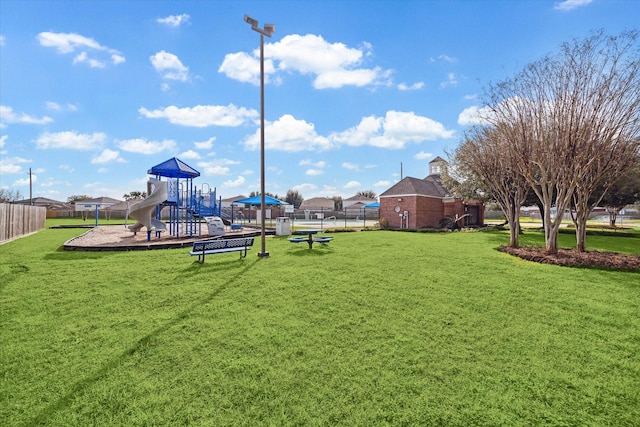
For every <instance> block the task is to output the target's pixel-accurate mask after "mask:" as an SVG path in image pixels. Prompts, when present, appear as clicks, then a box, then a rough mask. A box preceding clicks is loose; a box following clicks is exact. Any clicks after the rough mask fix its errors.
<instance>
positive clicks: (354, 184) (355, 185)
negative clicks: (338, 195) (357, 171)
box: [344, 181, 362, 190]
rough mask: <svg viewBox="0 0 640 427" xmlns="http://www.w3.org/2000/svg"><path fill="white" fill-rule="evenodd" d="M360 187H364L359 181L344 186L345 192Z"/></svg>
mask: <svg viewBox="0 0 640 427" xmlns="http://www.w3.org/2000/svg"><path fill="white" fill-rule="evenodd" d="M360 187H362V184H360V183H359V182H358V181H349V182H347V183H346V184H345V186H344V188H345V190H351V189H354V188H360Z"/></svg>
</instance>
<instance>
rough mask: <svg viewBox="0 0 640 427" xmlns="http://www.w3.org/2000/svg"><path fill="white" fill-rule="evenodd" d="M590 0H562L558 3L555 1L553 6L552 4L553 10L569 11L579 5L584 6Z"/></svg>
mask: <svg viewBox="0 0 640 427" xmlns="http://www.w3.org/2000/svg"><path fill="white" fill-rule="evenodd" d="M592 1H593V0H564V1H561V2H559V3H556V4H555V6H553V8H554V9H555V10H563V11H569V10H573V9H575V8H578V7H580V6H586V5H588V4H589V3H591V2H592Z"/></svg>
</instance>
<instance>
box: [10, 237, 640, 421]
mask: <svg viewBox="0 0 640 427" xmlns="http://www.w3.org/2000/svg"><path fill="white" fill-rule="evenodd" d="M82 232H84V230H73V229H46V230H43V231H41V232H39V233H37V234H35V235H31V236H29V237H26V238H22V239H19V240H16V241H13V242H10V243H7V244H5V245H2V246H0V304H1V307H2V316H1V319H0V322H1V323H0V324H1V326H0V328H1V329H0V334H1V336H0V338H1V342H2V353H1V363H0V374H1V376H0V378H1V385H0V420H3V425H8V426H14V425H48V426H70V425H78V426H80V425H82V426H84V425H96V426H103V425H122V426H133V425H136V426H139V425H145V426H146V425H172V426H173V425H211V426H222V425H246V426H255V425H274V426H282V425H318V426H319V425H323V426H333V425H348V426H353V425H360V426H373V425H394V426H395V425H421V426H422V425H425V426H426V425H434V426H441V425H444V426H447V425H450V426H474V425H475V426H520V425H522V426H538V425H552V426H600V425H615V426H637V425H638V420H640V387H639V384H640V358H639V357H638V355H639V354H640V273H638V272H619V271H607V270H597V269H580V268H567V267H558V266H551V265H539V264H535V263H531V262H527V261H523V260H520V259H518V258H514V257H511V256H510V255H507V254H504V253H501V252H498V251H497V250H496V248H497V247H498V246H499V245H501V244H504V243H506V242H507V241H508V234H507V233H506V232H487V233H446V234H445V233H441V234H440V233H401V232H390V231H376V232H359V233H336V234H335V235H334V236H335V238H334V240H333V241H332V242H331V243H330V244H328V245H326V246H323V245H314V249H313V250H311V251H309V250H308V249H307V248H306V245H302V244H291V243H289V242H287V240H286V238H284V237H271V238H269V239H268V241H267V250H268V251H269V252H270V253H271V257H270V258H268V259H258V257H257V256H256V253H257V251H258V250H259V249H258V248H259V244H260V242H259V238H258V240H257V241H256V246H255V247H254V248H253V250H252V251H250V253H249V255H248V256H247V258H246V259H239V258H238V254H237V253H231V254H221V255H213V256H207V259H206V262H205V263H204V264H202V265H200V264H198V263H197V262H196V260H195V257H190V256H188V252H189V249H171V250H154V251H132V252H65V251H63V250H62V249H61V246H62V244H63V243H64V242H65V241H66V240H67V239H69V238H71V237H74V236H76V235H78V234H80V233H82ZM523 239H524V242H523V244H542V240H543V238H542V235H541V234H540V233H535V232H527V233H525V235H524V236H523ZM560 239H561V242H560V246H562V247H572V246H573V241H574V239H573V237H572V236H571V235H561V236H560ZM639 242H640V238H637V237H626V238H624V237H611V236H589V238H588V240H587V244H588V247H589V249H598V250H620V251H623V252H627V253H635V254H640V244H639Z"/></svg>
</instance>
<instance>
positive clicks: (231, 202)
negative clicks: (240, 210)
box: [222, 194, 247, 208]
mask: <svg viewBox="0 0 640 427" xmlns="http://www.w3.org/2000/svg"><path fill="white" fill-rule="evenodd" d="M246 198H247V196H243V195H242V194H240V195H238V196H235V197H227V198H226V199H222V207H223V208H231V207H242V204H241V203H235V201H236V200H242V199H246Z"/></svg>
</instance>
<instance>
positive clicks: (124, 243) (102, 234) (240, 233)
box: [63, 225, 275, 251]
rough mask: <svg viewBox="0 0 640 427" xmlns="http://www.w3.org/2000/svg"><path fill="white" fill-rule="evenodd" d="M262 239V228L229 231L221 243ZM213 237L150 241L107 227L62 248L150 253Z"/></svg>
mask: <svg viewBox="0 0 640 427" xmlns="http://www.w3.org/2000/svg"><path fill="white" fill-rule="evenodd" d="M266 234H267V235H275V230H273V229H267V230H266ZM251 236H260V228H257V227H255V228H254V227H250V226H249V227H247V226H245V227H243V228H242V229H241V230H231V228H230V227H229V229H228V230H227V231H226V233H225V234H224V235H223V236H219V237H217V238H219V239H231V238H238V237H251ZM208 238H212V239H213V238H215V237H210V236H209V235H207V234H203V235H201V236H193V237H180V238H177V237H174V236H170V235H167V234H166V233H165V234H164V235H161V236H160V237H155V235H152V238H151V240H150V241H147V233H146V232H141V233H137V234H135V235H134V233H132V232H131V231H130V230H128V229H126V228H125V227H123V226H122V225H106V226H97V227H93V228H91V229H90V230H89V231H87V232H86V233H83V234H82V235H80V236H78V237H74V238H73V239H69V240H68V241H66V242H65V243H64V245H63V247H64V250H66V251H135V250H151V249H175V248H190V247H191V246H192V245H193V242H195V241H197V240H206V239H208Z"/></svg>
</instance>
